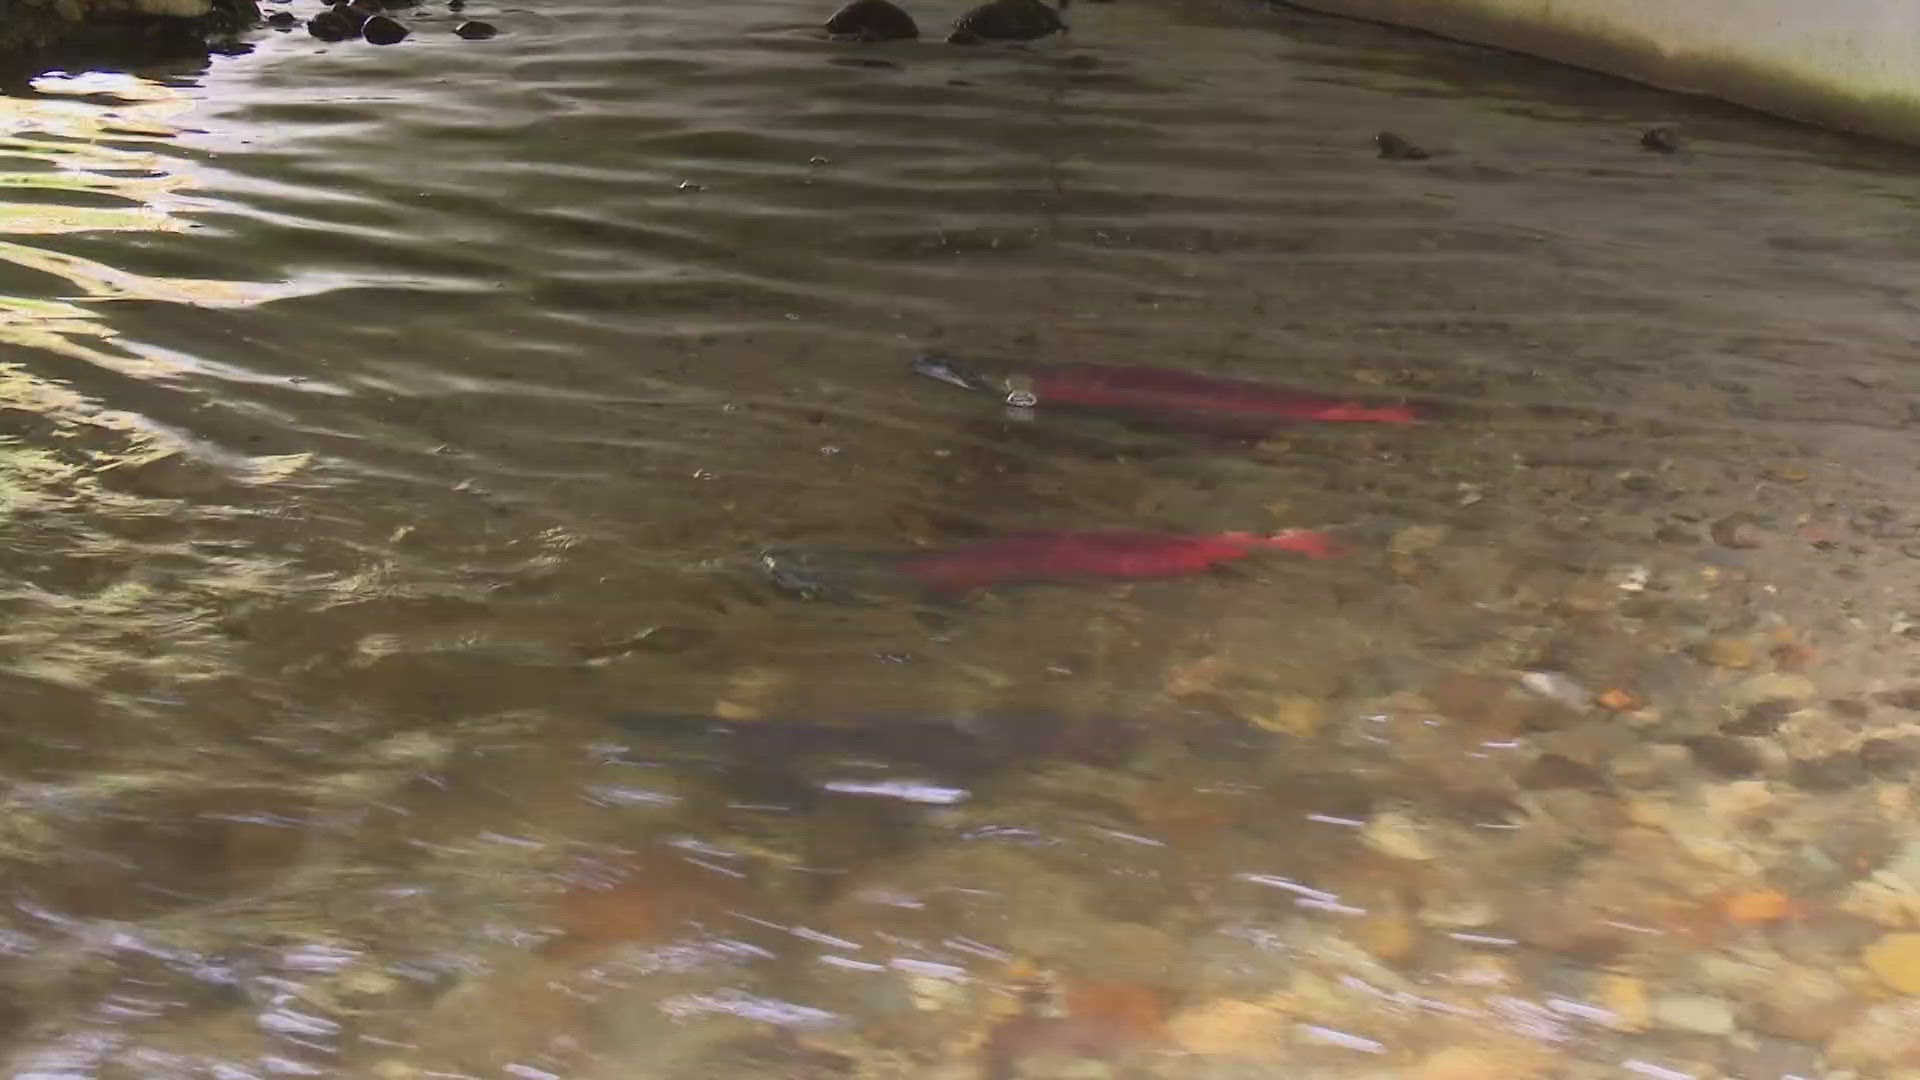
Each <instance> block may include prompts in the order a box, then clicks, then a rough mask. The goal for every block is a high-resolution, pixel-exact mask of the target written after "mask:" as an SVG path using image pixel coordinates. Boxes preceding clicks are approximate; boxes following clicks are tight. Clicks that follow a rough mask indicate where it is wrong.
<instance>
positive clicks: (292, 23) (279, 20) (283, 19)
mask: <svg viewBox="0 0 1920 1080" xmlns="http://www.w3.org/2000/svg"><path fill="white" fill-rule="evenodd" d="M267 25H268V26H271V27H273V28H274V29H275V30H291V29H293V28H294V27H296V26H299V25H300V20H299V18H298V17H296V16H295V15H294V13H293V12H291V11H276V12H274V13H273V14H271V15H269V16H267Z"/></svg>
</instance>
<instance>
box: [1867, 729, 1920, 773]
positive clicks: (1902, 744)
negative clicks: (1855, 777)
mask: <svg viewBox="0 0 1920 1080" xmlns="http://www.w3.org/2000/svg"><path fill="white" fill-rule="evenodd" d="M1860 764H1861V765H1862V766H1864V767H1865V768H1866V770H1867V772H1869V773H1871V774H1873V775H1874V776H1875V777H1876V778H1878V779H1881V780H1899V781H1905V780H1911V779H1913V775H1914V772H1915V770H1916V768H1920V737H1913V736H1908V737H1907V738H1902V739H1868V740H1867V741H1866V742H1863V743H1861V744H1860Z"/></svg>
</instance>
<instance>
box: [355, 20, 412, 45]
mask: <svg viewBox="0 0 1920 1080" xmlns="http://www.w3.org/2000/svg"><path fill="white" fill-rule="evenodd" d="M360 33H361V36H363V37H365V38H366V39H367V41H368V42H369V43H371V44H374V45H397V44H399V43H400V42H402V41H405V40H406V38H407V33H408V31H407V28H406V25H405V24H404V23H401V22H400V21H398V20H396V19H389V18H387V17H386V16H385V15H375V16H374V17H373V18H371V19H368V20H367V24H366V25H365V26H363V27H361V28H360Z"/></svg>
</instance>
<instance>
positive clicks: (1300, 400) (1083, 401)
mask: <svg viewBox="0 0 1920 1080" xmlns="http://www.w3.org/2000/svg"><path fill="white" fill-rule="evenodd" d="M1030 378H1031V379H1032V383H1033V389H1032V392H1033V396H1034V397H1035V398H1037V399H1039V403H1040V404H1046V403H1049V402H1051V403H1054V404H1059V405H1077V406H1081V407H1083V408H1095V409H1124V410H1127V411H1131V412H1166V413H1212V414H1223V415H1230V416H1235V417H1270V418H1272V419H1275V420H1319V421H1329V422H1345V423H1368V424H1414V423H1418V422H1419V417H1417V416H1415V415H1414V411H1413V407H1412V406H1410V405H1385V406H1368V405H1361V404H1358V403H1355V402H1351V401H1339V400H1336V399H1334V398H1327V397H1319V396H1316V395H1313V394H1305V393H1300V392H1297V391H1293V390H1283V389H1281V388H1279V387H1275V386H1269V385H1267V384H1265V383H1257V382H1249V381H1247V380H1245V379H1219V378H1214V377H1213V376H1210V375H1196V374H1193V373H1192V372H1187V371H1174V370H1171V369H1168V368H1149V367H1106V366H1103V365H1100V364H1054V365H1050V366H1047V367H1043V368H1036V369H1034V371H1033V372H1032V373H1031V375H1030Z"/></svg>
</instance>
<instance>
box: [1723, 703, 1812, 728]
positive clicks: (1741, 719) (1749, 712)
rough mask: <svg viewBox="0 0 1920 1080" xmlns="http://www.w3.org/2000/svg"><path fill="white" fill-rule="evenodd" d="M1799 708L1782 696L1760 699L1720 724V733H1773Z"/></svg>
mask: <svg viewBox="0 0 1920 1080" xmlns="http://www.w3.org/2000/svg"><path fill="white" fill-rule="evenodd" d="M1797 708H1798V706H1797V705H1796V704H1795V703H1794V702H1791V701H1786V700H1783V699H1780V698H1775V699H1773V700H1771V701H1758V702H1755V703H1753V704H1752V705H1749V706H1747V708H1746V709H1745V711H1743V712H1741V714H1740V715H1739V716H1737V717H1734V718H1733V719H1732V720H1729V721H1727V722H1726V723H1724V724H1722V725H1720V733H1721V734H1723V735H1745V736H1759V735H1772V734H1773V733H1774V732H1776V731H1779V730H1780V726H1781V725H1782V724H1785V723H1786V722H1787V718H1788V717H1790V716H1792V715H1793V714H1794V711H1795V710H1796V709H1797Z"/></svg>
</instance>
